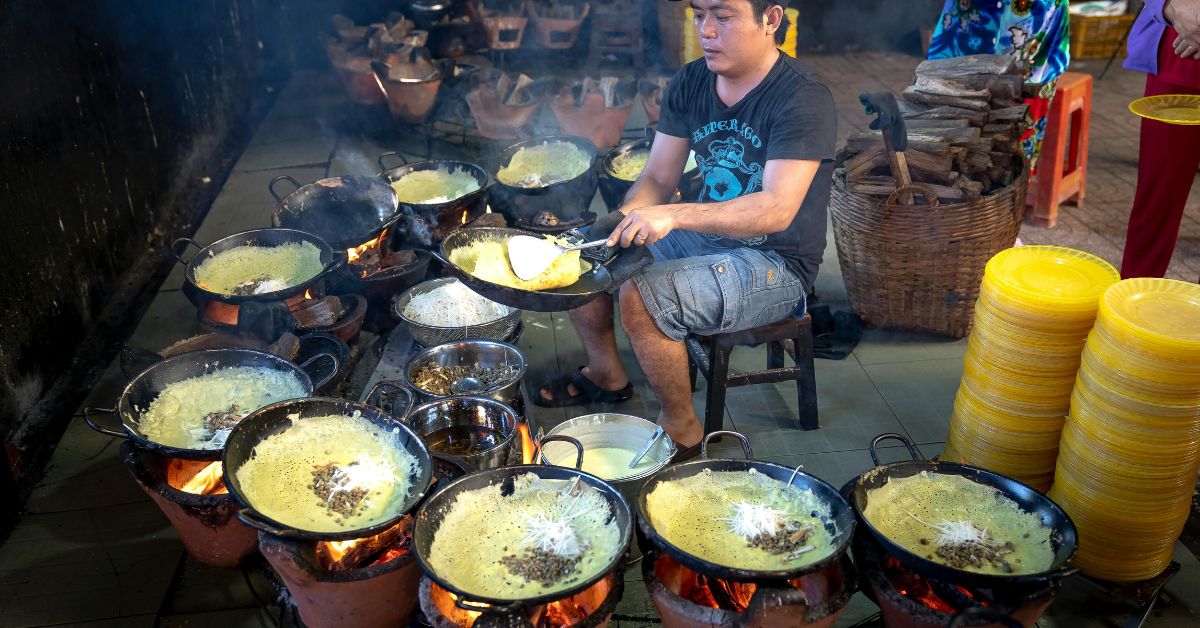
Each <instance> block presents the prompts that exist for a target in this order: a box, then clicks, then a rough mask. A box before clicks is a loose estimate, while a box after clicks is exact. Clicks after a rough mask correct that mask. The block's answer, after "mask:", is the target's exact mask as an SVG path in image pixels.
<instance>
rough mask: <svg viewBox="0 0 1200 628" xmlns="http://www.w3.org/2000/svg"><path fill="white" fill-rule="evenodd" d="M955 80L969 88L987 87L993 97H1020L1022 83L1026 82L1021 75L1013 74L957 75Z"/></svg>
mask: <svg viewBox="0 0 1200 628" xmlns="http://www.w3.org/2000/svg"><path fill="white" fill-rule="evenodd" d="M954 81H955V82H957V83H961V84H962V85H965V86H966V87H967V88H968V89H986V90H988V92H989V93H990V94H991V97H992V98H993V99H997V98H1010V99H1020V98H1021V85H1022V84H1023V83H1024V80H1022V78H1021V77H1020V76H1017V75H1012V74H1004V75H995V74H972V75H970V76H960V77H956V78H955V79H954Z"/></svg>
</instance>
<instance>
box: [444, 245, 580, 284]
mask: <svg viewBox="0 0 1200 628" xmlns="http://www.w3.org/2000/svg"><path fill="white" fill-rule="evenodd" d="M450 262H451V263H453V264H454V265H455V266H458V267H459V268H461V269H463V270H465V271H466V272H468V273H470V274H472V275H474V276H476V277H478V278H480V279H482V280H484V281H487V282H490V283H494V284H498V285H501V286H507V287H509V288H518V289H520V290H552V289H554V288H565V287H567V286H570V285H572V284H574V283H575V282H576V281H579V276H580V275H582V274H583V273H585V272H587V270H588V269H589V268H591V265H590V264H588V263H587V262H585V261H583V260H581V259H579V251H568V252H566V253H563V254H562V255H561V256H559V257H558V258H557V259H555V260H554V262H553V263H552V264H550V267H549V268H547V269H546V270H545V272H543V273H542V274H540V275H538V276H537V277H534V278H533V279H529V280H524V279H521V278H519V277H517V275H516V274H515V273H514V272H513V269H512V264H511V263H509V260H508V241H507V240H488V239H481V240H476V241H475V242H472V243H471V244H469V245H467V246H464V247H459V248H456V249H454V250H452V251H450Z"/></svg>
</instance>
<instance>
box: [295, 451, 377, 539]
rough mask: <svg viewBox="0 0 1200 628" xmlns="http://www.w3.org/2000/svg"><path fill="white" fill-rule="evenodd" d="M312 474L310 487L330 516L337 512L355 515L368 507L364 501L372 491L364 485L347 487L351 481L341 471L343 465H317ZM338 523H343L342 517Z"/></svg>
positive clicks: (319, 503)
mask: <svg viewBox="0 0 1200 628" xmlns="http://www.w3.org/2000/svg"><path fill="white" fill-rule="evenodd" d="M352 464H353V463H352ZM312 475H313V483H312V484H309V485H308V488H309V490H311V491H312V492H313V494H315V495H316V496H317V497H319V498H321V501H320V502H318V505H320V506H324V507H325V510H326V514H327V515H329V516H330V517H332V516H334V515H335V514H336V515H341V516H342V517H346V518H349V517H353V516H354V515H357V514H359V513H361V512H362V511H363V510H364V509H365V508H366V505H365V504H364V503H363V502H364V501H365V500H366V498H367V495H369V494H370V493H371V491H369V490H367V489H365V488H362V487H357V488H351V489H347V488H346V484H348V483H349V482H350V477H349V476H348V475H346V474H344V473H341V467H340V466H338V464H337V463H334V462H330V463H329V464H324V465H316V466H314V467H313V472H312ZM336 523H338V524H341V523H342V519H341V518H339V519H337V520H336Z"/></svg>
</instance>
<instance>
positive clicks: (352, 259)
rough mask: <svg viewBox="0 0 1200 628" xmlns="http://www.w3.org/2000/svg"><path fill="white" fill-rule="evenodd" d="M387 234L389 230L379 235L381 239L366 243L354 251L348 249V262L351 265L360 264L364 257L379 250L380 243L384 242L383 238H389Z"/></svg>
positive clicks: (353, 249)
mask: <svg viewBox="0 0 1200 628" xmlns="http://www.w3.org/2000/svg"><path fill="white" fill-rule="evenodd" d="M387 232H388V230H387V229H384V230H383V232H382V233H380V234H379V237H377V238H375V239H373V240H369V241H367V242H364V243H362V244H360V245H358V246H356V247H354V248H352V249H346V261H347V262H349V263H351V264H355V263H357V262H358V260H360V259H362V258H363V256H364V255H366V254H367V253H369V252H371V251H374V250H375V249H377V248H379V245H380V243H381V242H383V238H384V237H385V236H387Z"/></svg>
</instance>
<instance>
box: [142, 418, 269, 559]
mask: <svg viewBox="0 0 1200 628" xmlns="http://www.w3.org/2000/svg"><path fill="white" fill-rule="evenodd" d="M121 459H122V460H123V461H124V462H125V466H126V467H127V468H128V469H129V472H130V473H131V474H132V475H133V477H134V479H135V480H137V483H138V486H141V487H142V490H144V491H146V494H147V495H149V496H150V499H152V500H154V503H156V504H158V507H159V508H161V509H162V511H163V514H165V515H166V516H167V519H169V520H170V521H171V525H172V526H174V527H175V531H176V532H178V533H179V538H180V540H181V541H183V544H184V546H185V547H186V548H187V550H188V553H190V554H191V555H192V556H193V557H194V558H195V559H196V560H198V561H200V562H202V563H205V564H207V565H213V566H216V567H232V566H234V565H237V564H238V563H240V562H242V560H243V559H245V558H246V557H248V556H250V555H251V554H253V553H254V551H255V549H256V548H257V546H258V535H257V533H256V532H255V531H254V530H253V529H251V528H249V527H247V526H246V525H245V524H243V523H242V522H241V521H239V520H238V519H237V517H236V516H235V515H236V513H237V511H238V510H241V508H242V506H241V505H240V504H238V503H237V500H235V499H234V498H233V496H232V495H230V494H229V492H228V491H227V490H226V489H225V483H224V481H223V476H222V474H221V462H220V461H219V460H218V461H215V462H209V461H196V460H182V459H179V458H169V457H167V456H160V455H158V454H155V453H152V452H149V451H147V450H145V449H142V448H140V447H138V446H137V445H135V444H134V443H133V442H131V441H126V442H125V443H123V444H122V445H121Z"/></svg>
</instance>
